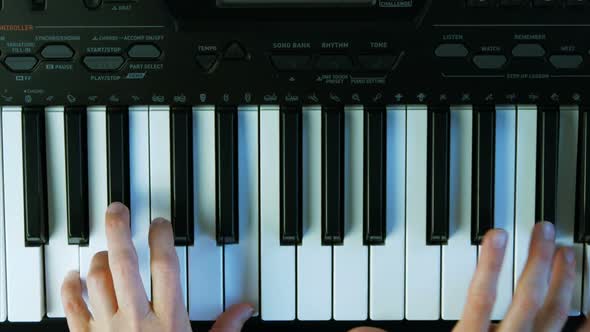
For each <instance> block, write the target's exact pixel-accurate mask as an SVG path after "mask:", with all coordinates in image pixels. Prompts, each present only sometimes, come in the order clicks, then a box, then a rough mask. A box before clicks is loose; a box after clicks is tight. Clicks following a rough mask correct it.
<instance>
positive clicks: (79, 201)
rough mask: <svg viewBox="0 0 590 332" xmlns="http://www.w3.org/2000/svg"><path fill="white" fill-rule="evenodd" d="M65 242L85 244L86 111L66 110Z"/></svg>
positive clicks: (87, 233)
mask: <svg viewBox="0 0 590 332" xmlns="http://www.w3.org/2000/svg"><path fill="white" fill-rule="evenodd" d="M64 117H65V138H66V186H67V193H66V195H67V204H68V243H69V244H74V245H88V235H89V223H88V219H89V216H88V134H87V123H86V109H85V108H82V107H72V108H66V110H65V113H64Z"/></svg>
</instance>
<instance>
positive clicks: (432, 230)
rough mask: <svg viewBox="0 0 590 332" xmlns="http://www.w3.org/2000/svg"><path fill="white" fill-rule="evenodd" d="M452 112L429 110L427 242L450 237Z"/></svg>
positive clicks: (440, 109) (448, 110)
mask: <svg viewBox="0 0 590 332" xmlns="http://www.w3.org/2000/svg"><path fill="white" fill-rule="evenodd" d="M450 143H451V112H450V109H449V107H448V106H440V107H435V108H433V109H431V110H430V111H429V112H428V170H427V172H428V175H427V198H426V243H427V244H428V245H441V244H446V243H447V240H448V239H449V174H450V170H449V162H450V147H451V145H450Z"/></svg>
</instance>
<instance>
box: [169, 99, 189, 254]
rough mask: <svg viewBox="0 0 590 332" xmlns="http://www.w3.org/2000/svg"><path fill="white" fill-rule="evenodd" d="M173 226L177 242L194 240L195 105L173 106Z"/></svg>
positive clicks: (171, 116) (171, 134) (180, 243)
mask: <svg viewBox="0 0 590 332" xmlns="http://www.w3.org/2000/svg"><path fill="white" fill-rule="evenodd" d="M170 140H171V141H170V144H171V146H170V154H171V163H172V164H171V169H170V171H171V180H172V188H171V190H172V197H171V198H172V202H171V204H172V205H171V206H172V220H171V221H172V228H173V230H174V243H175V245H177V246H190V245H193V242H194V227H195V223H194V212H193V211H194V207H193V206H194V200H193V147H192V140H193V122H192V109H191V108H188V107H187V108H182V107H176V108H172V109H171V110H170Z"/></svg>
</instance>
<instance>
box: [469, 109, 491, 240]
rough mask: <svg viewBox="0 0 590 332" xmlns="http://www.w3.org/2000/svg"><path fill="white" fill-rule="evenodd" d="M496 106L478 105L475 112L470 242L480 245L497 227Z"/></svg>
mask: <svg viewBox="0 0 590 332" xmlns="http://www.w3.org/2000/svg"><path fill="white" fill-rule="evenodd" d="M495 151H496V109H495V107H494V106H476V107H475V108H474V114H473V163H472V170H471V171H472V174H473V178H472V180H473V182H472V191H473V192H472V195H471V197H472V198H471V243H472V244H474V245H479V244H480V243H481V240H482V239H483V236H484V235H485V233H486V232H487V231H488V230H490V229H492V228H494V165H495V162H496V161H495V159H496V154H495Z"/></svg>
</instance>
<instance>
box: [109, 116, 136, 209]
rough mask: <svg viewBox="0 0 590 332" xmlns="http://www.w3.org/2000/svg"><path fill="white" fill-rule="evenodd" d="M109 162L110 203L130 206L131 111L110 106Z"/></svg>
mask: <svg viewBox="0 0 590 332" xmlns="http://www.w3.org/2000/svg"><path fill="white" fill-rule="evenodd" d="M107 162H108V190H109V203H113V202H120V203H123V204H125V206H127V207H129V206H130V204H131V199H130V193H129V111H128V110H127V108H123V107H117V108H109V109H108V111H107Z"/></svg>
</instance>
